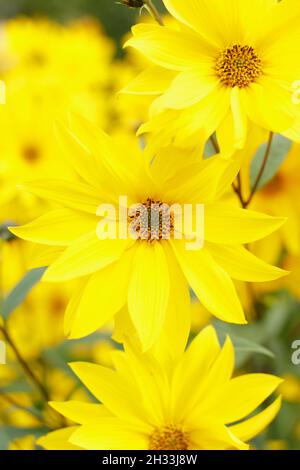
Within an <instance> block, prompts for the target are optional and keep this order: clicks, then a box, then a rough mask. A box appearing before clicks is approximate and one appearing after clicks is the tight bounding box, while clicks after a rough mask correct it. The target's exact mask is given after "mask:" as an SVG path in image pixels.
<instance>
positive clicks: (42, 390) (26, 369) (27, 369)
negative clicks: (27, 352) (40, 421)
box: [0, 326, 49, 402]
mask: <svg viewBox="0 0 300 470" xmlns="http://www.w3.org/2000/svg"><path fill="white" fill-rule="evenodd" d="M0 331H1V332H2V334H3V337H4V339H5V340H6V342H7V344H9V346H10V347H11V349H12V350H13V353H14V354H15V356H16V358H17V360H18V362H19V364H20V365H21V366H22V368H23V370H24V372H25V373H26V375H27V376H28V378H29V379H30V380H31V382H32V383H33V384H34V385H35V386H36V387H37V388H38V389H39V391H40V393H41V395H42V397H43V398H44V399H45V400H46V402H48V401H49V395H48V392H47V390H46V388H45V387H44V386H43V384H41V383H40V381H39V379H38V378H37V376H36V375H35V373H34V372H33V371H32V370H31V368H30V367H29V365H28V364H27V362H26V361H25V359H23V357H22V354H21V353H20V351H19V349H18V348H17V346H16V345H15V344H14V342H13V340H12V338H11V336H10V334H9V333H8V331H7V329H6V328H5V326H0Z"/></svg>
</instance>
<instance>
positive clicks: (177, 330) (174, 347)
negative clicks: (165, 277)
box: [152, 248, 191, 365]
mask: <svg viewBox="0 0 300 470" xmlns="http://www.w3.org/2000/svg"><path fill="white" fill-rule="evenodd" d="M165 253H166V256H167V262H168V266H169V273H170V295H169V302H168V307H167V311H166V318H165V322H164V325H163V327H162V331H161V334H160V336H159V338H158V341H157V342H156V343H155V344H154V348H153V351H152V353H153V354H155V357H156V358H158V360H159V362H160V363H161V364H163V363H164V364H166V365H167V364H168V365H169V364H170V362H171V363H173V361H174V363H175V362H176V361H177V360H178V359H179V358H180V357H181V355H182V354H183V352H184V350H185V347H186V344H187V340H188V337H189V333H190V328H191V302H190V294H189V289H188V284H187V281H186V279H185V278H184V276H183V274H182V271H181V269H180V266H179V264H178V262H177V260H176V258H175V256H174V254H173V253H172V251H171V250H170V248H169V249H167V248H166V249H165Z"/></svg>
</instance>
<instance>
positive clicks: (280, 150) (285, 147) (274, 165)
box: [250, 134, 292, 189]
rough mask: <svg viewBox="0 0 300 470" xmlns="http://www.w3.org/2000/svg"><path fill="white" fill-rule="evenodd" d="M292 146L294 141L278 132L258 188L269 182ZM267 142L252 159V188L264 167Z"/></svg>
mask: <svg viewBox="0 0 300 470" xmlns="http://www.w3.org/2000/svg"><path fill="white" fill-rule="evenodd" d="M291 146H292V142H291V141H290V140H289V139H287V138H286V137H283V136H282V135H279V134H276V135H274V137H273V141H272V146H271V151H270V155H269V158H268V162H267V164H266V167H265V170H264V173H263V176H262V178H261V180H260V183H259V185H258V189H261V188H262V187H263V186H265V185H266V184H268V183H269V182H270V181H271V180H272V179H273V178H274V176H275V175H276V173H277V172H278V169H279V167H280V166H281V164H282V163H283V162H284V160H285V158H286V156H287V154H288V152H289V150H290V148H291ZM266 148H267V144H266V143H265V144H263V145H261V146H260V147H259V149H258V151H257V153H256V155H255V157H254V158H253V160H252V163H251V167H250V184H251V188H253V186H254V184H255V181H256V179H257V176H258V174H259V171H260V169H261V167H262V164H263V160H264V156H265V153H266Z"/></svg>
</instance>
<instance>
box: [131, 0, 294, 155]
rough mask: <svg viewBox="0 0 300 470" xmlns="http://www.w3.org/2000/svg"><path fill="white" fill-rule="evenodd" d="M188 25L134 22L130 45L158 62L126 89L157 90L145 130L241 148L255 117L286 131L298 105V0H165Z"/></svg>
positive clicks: (160, 136) (162, 137)
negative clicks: (213, 138)
mask: <svg viewBox="0 0 300 470" xmlns="http://www.w3.org/2000/svg"><path fill="white" fill-rule="evenodd" d="M164 4H165V6H166V8H167V9H168V11H169V12H170V13H171V15H172V16H173V17H175V18H176V20H178V22H179V23H180V25H181V30H180V31H178V30H176V29H173V28H170V27H160V26H158V25H155V24H152V25H150V24H139V25H136V26H134V27H133V30H132V32H133V37H132V38H131V39H129V41H127V43H126V46H132V47H134V48H135V49H137V50H139V51H140V52H142V53H143V54H144V55H145V56H146V57H147V58H148V59H149V60H150V61H152V63H153V65H152V66H151V67H150V68H149V69H147V70H145V71H144V72H143V73H142V74H141V75H140V76H139V77H137V78H136V80H134V82H133V83H131V84H129V85H128V87H126V88H125V90H124V91H125V92H129V93H133V94H141V95H143V94H149V95H152V96H153V97H156V99H155V101H154V102H153V104H152V107H151V110H150V121H149V122H148V123H146V124H145V125H143V126H142V127H141V129H140V132H149V131H150V132H154V135H155V139H156V141H159V142H160V143H161V142H170V141H171V139H174V138H175V142H176V144H177V145H178V146H181V145H188V143H189V142H191V141H195V142H196V141H197V139H199V133H202V134H203V133H204V135H205V136H206V137H209V136H210V135H211V134H212V133H213V132H214V131H217V136H218V140H219V143H220V144H221V145H223V144H224V145H225V144H226V145H228V142H229V141H230V142H231V143H232V144H233V143H234V146H235V148H242V147H243V145H244V143H245V139H246V136H247V127H248V125H249V123H255V124H257V125H259V126H261V127H263V128H265V129H267V130H270V131H274V132H281V133H282V132H284V131H286V130H288V129H289V128H291V127H293V125H294V123H295V121H296V118H297V115H298V116H299V104H297V103H296V102H295V99H293V94H294V93H295V91H294V89H293V84H294V83H295V81H297V80H299V76H300V62H299V60H297V59H296V58H297V57H299V53H300V41H299V39H300V30H299V19H300V7H299V2H298V1H297V0H283V1H281V2H278V1H276V0H263V1H262V0H230V1H224V0H185V1H182V0H164Z"/></svg>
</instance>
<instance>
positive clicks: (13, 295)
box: [1, 268, 46, 319]
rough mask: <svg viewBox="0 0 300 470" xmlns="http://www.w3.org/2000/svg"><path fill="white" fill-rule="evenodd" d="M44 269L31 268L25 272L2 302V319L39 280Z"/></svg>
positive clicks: (6, 316) (21, 300)
mask: <svg viewBox="0 0 300 470" xmlns="http://www.w3.org/2000/svg"><path fill="white" fill-rule="evenodd" d="M45 270H46V268H36V269H32V270H31V271H29V272H28V273H26V274H25V276H24V277H23V279H22V280H21V281H20V282H19V284H17V285H16V286H15V287H14V288H13V289H12V290H11V292H10V293H9V294H8V296H7V297H6V299H4V301H3V304H2V312H1V313H2V316H3V318H4V319H7V318H8V316H9V314H10V313H11V312H13V311H14V310H15V309H16V308H17V307H18V306H19V305H20V304H21V303H22V302H23V300H24V299H25V297H26V296H27V295H28V293H29V292H30V291H31V289H32V288H33V287H34V286H35V285H36V284H37V283H38V282H39V280H40V279H41V277H42V276H43V274H44V272H45Z"/></svg>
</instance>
